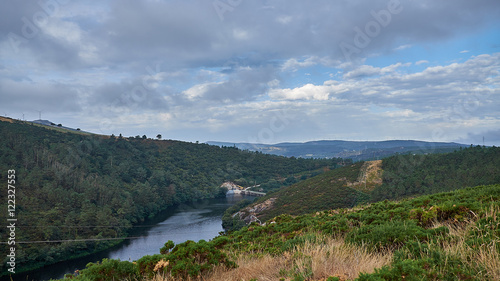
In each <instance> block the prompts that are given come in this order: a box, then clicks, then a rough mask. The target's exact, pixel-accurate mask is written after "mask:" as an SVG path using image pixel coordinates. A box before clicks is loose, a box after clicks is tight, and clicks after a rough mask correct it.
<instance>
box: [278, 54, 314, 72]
mask: <svg viewBox="0 0 500 281" xmlns="http://www.w3.org/2000/svg"><path fill="white" fill-rule="evenodd" d="M316 64H317V57H308V58H306V59H305V60H303V61H299V60H297V59H296V58H291V59H288V60H287V61H286V62H285V63H283V66H282V67H281V70H282V71H297V70H298V69H299V68H305V67H311V66H314V65H316Z"/></svg>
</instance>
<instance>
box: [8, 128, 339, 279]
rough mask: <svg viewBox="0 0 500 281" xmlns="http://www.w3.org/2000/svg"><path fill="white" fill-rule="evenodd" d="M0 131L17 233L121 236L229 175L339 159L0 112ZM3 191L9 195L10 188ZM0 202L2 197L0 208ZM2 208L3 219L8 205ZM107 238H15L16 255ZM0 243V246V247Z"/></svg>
mask: <svg viewBox="0 0 500 281" xmlns="http://www.w3.org/2000/svg"><path fill="white" fill-rule="evenodd" d="M0 136H1V138H0V182H7V170H9V169H15V170H16V176H17V183H16V199H17V200H16V215H17V218H18V225H17V226H18V231H17V232H16V240H17V241H19V242H22V241H61V240H82V239H83V240H85V239H93V238H99V239H100V238H114V237H124V236H126V235H127V231H128V230H129V229H130V227H131V226H132V225H133V224H134V223H136V222H139V221H142V220H144V219H145V218H148V217H152V216H154V215H155V214H157V213H158V212H159V211H161V210H163V209H165V208H167V207H168V206H172V205H174V204H176V203H180V202H186V201H191V200H198V199H203V198H210V197H215V196H218V195H221V194H224V192H225V190H223V189H221V188H220V187H219V186H220V185H221V184H222V183H223V182H224V181H226V180H235V179H243V180H245V181H247V182H252V183H253V182H257V183H266V182H268V181H271V180H276V179H281V178H287V177H289V176H290V175H292V174H296V173H298V172H302V171H313V170H316V169H319V168H321V167H324V166H336V165H337V163H338V162H340V160H339V159H330V160H313V159H294V158H293V159H292V158H286V157H279V156H271V155H265V154H262V153H254V152H244V151H241V150H238V149H236V148H232V147H223V148H220V147H217V146H210V145H207V144H194V143H186V142H180V141H171V140H151V139H146V138H144V137H143V138H134V137H132V138H125V137H113V136H112V137H109V136H101V135H92V134H86V133H83V132H69V131H65V130H63V129H58V128H54V129H48V128H47V127H42V126H38V125H34V124H31V125H30V124H29V123H26V122H19V121H13V122H12V123H9V122H3V121H0ZM1 194H2V195H1V196H2V198H6V191H3V192H2V193H1ZM6 205H7V200H2V201H1V208H2V209H3V210H6V209H7V206H6ZM0 213H1V216H2V217H1V218H0V219H2V220H4V221H5V219H6V218H5V216H6V214H5V213H6V212H0ZM1 234H2V237H4V236H5V235H6V230H5V229H2V230H1ZM4 241H5V240H4ZM112 243H116V241H107V240H99V241H79V242H58V243H39V244H30V243H27V244H21V243H18V244H17V257H16V261H17V262H18V265H19V266H20V267H19V268H23V269H28V268H29V266H33V265H35V266H36V265H41V264H48V263H53V262H56V261H58V260H63V259H68V258H69V257H72V256H78V255H83V254H87V253H89V252H92V251H96V250H99V249H103V248H105V247H109V246H110V245H111V244H112ZM5 247H7V245H5V244H2V245H1V249H0V250H1V252H2V253H5V252H6V248H5ZM4 258H5V257H4ZM2 266H5V262H3V263H2ZM5 270H6V269H5V268H2V271H3V272H5Z"/></svg>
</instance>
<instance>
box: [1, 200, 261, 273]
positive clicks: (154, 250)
mask: <svg viewBox="0 0 500 281" xmlns="http://www.w3.org/2000/svg"><path fill="white" fill-rule="evenodd" d="M244 198H246V199H253V198H254V197H250V196H241V195H230V196H227V197H226V198H218V199H208V200H201V201H198V202H194V203H189V204H182V205H179V206H177V207H174V208H171V209H169V210H166V211H164V212H163V213H161V214H159V215H158V216H156V217H155V218H154V219H152V220H149V221H147V222H145V223H143V224H142V225H138V226H137V227H135V228H134V231H133V232H132V233H131V235H130V236H132V237H138V238H133V239H130V240H126V241H125V242H123V243H122V244H120V245H118V246H115V247H114V248H111V249H109V250H107V251H104V252H101V253H99V254H94V255H91V256H88V257H85V258H81V259H76V260H72V261H69V262H61V263H58V264H55V265H51V266H46V267H45V268H43V269H40V270H37V271H34V272H30V273H28V274H23V275H19V276H15V277H14V278H13V279H14V280H49V279H51V278H53V279H59V278H63V277H64V275H65V274H67V273H73V272H75V270H77V269H83V268H85V266H86V265H87V263H89V262H96V261H99V260H101V259H103V258H111V259H120V260H130V261H133V260H137V259H139V258H141V257H142V256H145V255H153V254H159V253H160V248H161V247H163V245H164V244H165V242H167V241H168V240H172V241H174V243H176V244H178V243H182V242H185V241H187V240H193V241H199V240H201V239H204V240H207V241H208V240H210V239H212V238H214V237H215V236H217V235H218V233H219V232H220V231H223V229H222V225H221V224H222V220H221V218H222V214H223V213H224V211H225V210H226V209H227V208H228V207H230V206H231V205H233V204H235V203H236V202H238V201H240V200H241V199H244ZM2 280H9V279H4V278H2Z"/></svg>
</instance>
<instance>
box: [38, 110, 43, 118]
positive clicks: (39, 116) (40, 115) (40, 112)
mask: <svg viewBox="0 0 500 281" xmlns="http://www.w3.org/2000/svg"><path fill="white" fill-rule="evenodd" d="M37 111H38V120H42V111H41V110H37Z"/></svg>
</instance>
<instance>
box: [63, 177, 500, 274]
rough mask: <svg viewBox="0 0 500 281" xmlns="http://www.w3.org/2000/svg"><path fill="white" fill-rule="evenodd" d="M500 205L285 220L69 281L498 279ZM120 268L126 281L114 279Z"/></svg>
mask: <svg viewBox="0 0 500 281" xmlns="http://www.w3.org/2000/svg"><path fill="white" fill-rule="evenodd" d="M499 202H500V185H489V186H477V187H472V188H465V189H459V190H456V191H452V192H447V193H438V194H433V195H425V196H421V197H417V198H413V199H404V200H401V201H399V202H395V201H387V200H384V201H381V202H378V203H372V204H367V205H362V206H358V207H356V208H350V209H336V210H325V211H321V212H316V213H311V214H306V215H300V216H291V215H287V214H284V215H280V216H277V217H275V218H273V219H272V220H270V221H268V222H267V223H266V224H265V225H259V224H256V223H254V224H252V225H250V226H246V227H244V228H242V229H241V230H238V231H234V232H231V233H228V234H225V235H222V236H218V237H216V238H214V239H213V240H211V241H208V242H207V241H199V242H193V241H188V242H186V243H182V244H179V245H173V243H171V242H168V243H166V245H165V247H164V248H163V249H161V250H160V253H159V254H157V255H153V256H145V257H143V258H141V259H140V260H138V261H137V262H134V263H132V262H118V261H109V260H105V261H103V262H102V264H89V265H88V268H87V269H85V270H82V271H81V272H80V275H78V276H68V277H67V278H72V279H75V280H112V279H113V278H117V279H118V278H119V277H118V276H125V275H126V279H123V280H478V279H479V280H498V278H500V217H499V216H498V211H499V210H500V203H499ZM186 257H190V258H186ZM192 257H194V259H193V258H192ZM115 268H116V269H115ZM118 268H119V269H120V270H121V271H119V272H120V274H121V275H115V273H114V272H118ZM126 270H128V271H127V273H126V274H125V275H124V273H123V271H126ZM172 278H174V279H172ZM117 279H116V280H117Z"/></svg>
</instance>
